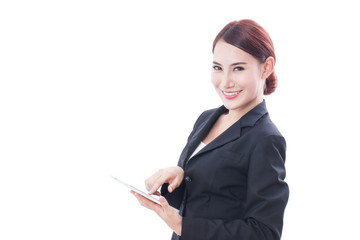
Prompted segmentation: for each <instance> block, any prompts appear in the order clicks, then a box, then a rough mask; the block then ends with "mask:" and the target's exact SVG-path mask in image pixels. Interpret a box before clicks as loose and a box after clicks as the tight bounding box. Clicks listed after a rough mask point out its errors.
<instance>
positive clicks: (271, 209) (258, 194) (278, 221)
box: [181, 136, 289, 240]
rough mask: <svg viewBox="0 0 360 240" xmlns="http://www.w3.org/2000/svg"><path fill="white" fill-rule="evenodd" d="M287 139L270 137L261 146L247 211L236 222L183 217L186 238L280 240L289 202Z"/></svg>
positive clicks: (253, 160) (252, 169) (254, 157)
mask: <svg viewBox="0 0 360 240" xmlns="http://www.w3.org/2000/svg"><path fill="white" fill-rule="evenodd" d="M285 148H286V147H285V140H284V138H282V137H281V136H269V137H266V138H263V139H262V140H260V141H259V142H258V143H256V146H255V148H254V150H253V151H252V153H250V154H251V155H250V157H249V158H250V160H249V161H250V162H249V169H248V180H247V181H248V191H247V201H246V212H245V215H244V216H239V219H235V220H231V221H230V220H222V219H204V218H188V217H183V220H182V234H181V235H182V239H183V240H190V239H191V240H202V239H208V240H212V239H214V240H215V239H227V240H231V239H234V240H235V239H241V240H265V239H266V240H269V239H270V240H273V239H274V240H275V239H280V236H281V230H282V221H283V213H284V209H285V206H286V203H287V199H288V194H289V192H288V186H287V184H286V183H285V182H284V178H285V166H284V161H285Z"/></svg>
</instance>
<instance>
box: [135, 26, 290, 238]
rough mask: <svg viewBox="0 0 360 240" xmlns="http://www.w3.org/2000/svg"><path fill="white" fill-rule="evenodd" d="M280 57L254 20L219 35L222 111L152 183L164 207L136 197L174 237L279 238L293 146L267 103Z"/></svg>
mask: <svg viewBox="0 0 360 240" xmlns="http://www.w3.org/2000/svg"><path fill="white" fill-rule="evenodd" d="M275 60H276V58H275V52H274V47H273V43H272V41H271V39H270V37H269V35H268V33H267V32H266V31H265V30H264V29H263V28H262V27H261V26H260V25H258V24H257V23H256V22H254V21H252V20H241V21H234V22H231V23H229V24H228V25H226V26H225V27H224V28H223V29H222V30H221V31H220V32H219V34H218V35H217V36H216V38H215V40H214V43H213V67H212V68H213V69H212V76H211V81H212V84H213V85H214V87H215V90H216V92H217V93H218V95H219V96H220V99H221V101H222V103H223V106H221V107H219V108H217V109H212V110H208V111H205V112H203V113H202V114H201V115H200V117H199V118H198V120H197V121H196V123H195V125H194V128H193V131H192V132H191V133H190V136H189V138H188V142H187V144H186V146H185V148H184V150H183V152H182V153H181V156H180V159H179V162H178V165H177V166H175V167H170V168H166V169H161V170H159V171H158V172H156V173H155V174H154V175H152V176H151V177H150V178H148V179H147V180H146V182H145V184H146V188H147V190H148V191H149V193H150V194H158V195H160V194H161V195H162V196H163V197H160V202H161V205H159V204H155V203H153V202H151V201H149V200H148V199H146V198H144V197H142V196H141V195H139V194H136V193H134V192H133V194H134V195H135V197H136V198H137V199H138V200H139V202H140V203H141V205H143V206H145V207H147V208H149V209H152V210H154V211H155V212H156V213H157V214H158V215H159V216H160V217H161V218H162V219H163V220H164V221H165V222H166V223H167V224H168V226H169V227H170V228H171V229H172V230H173V231H174V234H173V237H172V239H183V240H205V239H206V240H212V239H214V240H215V239H224V240H231V239H239V240H265V239H266V240H273V239H280V237H281V232H282V226H283V214H284V210H285V206H286V204H287V201H288V196H289V189H288V186H287V184H286V183H285V181H284V179H285V166H284V162H285V151H286V144H285V139H284V138H283V136H282V135H281V133H280V132H279V131H278V129H277V128H276V126H275V125H274V123H273V122H272V121H271V119H270V117H269V113H268V111H267V109H266V104H265V101H264V99H263V98H264V95H268V94H271V93H272V92H274V90H275V88H276V86H277V78H276V75H275V72H274V65H275ZM160 187H161V192H158V189H159V188H160ZM170 205H171V206H173V207H175V208H178V209H179V212H176V211H175V210H174V209H173V208H171V207H170Z"/></svg>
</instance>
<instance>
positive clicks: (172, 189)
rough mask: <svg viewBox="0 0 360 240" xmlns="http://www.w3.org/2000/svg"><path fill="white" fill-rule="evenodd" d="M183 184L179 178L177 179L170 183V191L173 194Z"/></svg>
mask: <svg viewBox="0 0 360 240" xmlns="http://www.w3.org/2000/svg"><path fill="white" fill-rule="evenodd" d="M180 184H181V182H180V180H179V178H178V177H176V178H175V179H174V180H173V181H171V182H170V183H169V186H168V191H169V192H170V193H171V192H173V191H174V190H175V189H176V188H177V187H178V186H180Z"/></svg>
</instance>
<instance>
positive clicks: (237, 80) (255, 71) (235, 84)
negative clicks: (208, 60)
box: [132, 40, 275, 236]
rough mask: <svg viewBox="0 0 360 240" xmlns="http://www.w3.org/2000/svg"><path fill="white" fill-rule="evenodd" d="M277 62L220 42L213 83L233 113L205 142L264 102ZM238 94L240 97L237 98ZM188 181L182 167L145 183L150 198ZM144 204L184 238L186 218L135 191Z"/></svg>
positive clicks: (159, 173) (164, 203)
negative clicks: (162, 190)
mask: <svg viewBox="0 0 360 240" xmlns="http://www.w3.org/2000/svg"><path fill="white" fill-rule="evenodd" d="M274 64H275V60H274V58H272V57H268V58H267V59H266V61H265V62H264V63H261V62H259V61H258V60H257V59H256V58H255V57H253V56H252V55H250V54H248V53H246V52H245V51H243V50H241V49H239V48H237V47H235V46H233V45H230V44H228V43H226V42H225V41H223V40H220V41H219V42H218V43H217V44H216V46H215V49H214V58H213V70H212V74H211V82H212V84H213V85H214V87H215V90H216V92H217V93H218V94H219V96H220V98H221V100H222V102H223V104H224V106H225V107H226V108H227V109H228V110H229V112H228V113H227V114H224V115H222V116H220V117H219V119H218V120H217V122H216V123H215V124H214V126H213V127H212V129H211V130H210V132H209V133H208V135H207V136H206V137H205V139H203V142H204V143H205V144H208V143H210V142H211V141H212V140H214V139H215V138H216V137H217V136H219V135H220V134H221V133H222V132H224V131H225V130H226V129H227V128H228V127H230V126H231V125H232V124H233V123H235V122H236V121H237V120H239V119H240V118H241V117H242V116H244V115H245V114H246V113H247V112H248V111H250V110H251V109H252V108H254V107H255V106H257V105H258V104H260V103H261V102H262V101H263V97H264V94H263V93H264V87H265V81H266V78H267V77H268V76H270V74H271V73H272V72H273V69H274ZM234 93H236V94H234ZM183 178H184V171H183V169H182V168H180V167H177V166H176V167H169V168H165V169H161V170H159V171H157V172H156V173H155V174H153V175H152V176H151V177H149V178H148V179H147V180H146V181H145V186H146V189H147V190H148V191H149V194H155V195H160V192H158V191H157V190H158V189H159V187H161V186H162V185H163V184H164V183H169V187H168V191H169V192H172V191H174V190H175V189H176V188H177V187H178V186H180V184H181V182H182V181H183ZM132 194H133V195H134V196H135V197H136V198H137V199H138V201H139V202H140V204H141V205H142V206H144V207H146V208H149V209H151V210H153V211H154V212H156V213H157V214H158V215H159V216H160V217H161V218H162V219H163V220H164V221H165V222H166V224H167V225H168V226H169V227H170V228H171V229H172V230H173V231H174V232H175V233H176V234H177V235H179V236H181V229H182V216H181V215H180V214H179V213H178V212H176V211H175V210H174V209H172V208H171V207H170V206H169V204H168V202H167V201H166V199H165V198H164V197H160V199H159V201H160V202H161V205H159V204H156V203H154V202H152V201H150V200H148V199H147V198H145V197H143V196H141V195H140V194H137V193H135V192H133V191H132Z"/></svg>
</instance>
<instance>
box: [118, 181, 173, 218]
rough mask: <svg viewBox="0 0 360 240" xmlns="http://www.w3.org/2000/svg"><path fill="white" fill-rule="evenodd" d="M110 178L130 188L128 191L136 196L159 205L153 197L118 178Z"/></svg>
mask: <svg viewBox="0 0 360 240" xmlns="http://www.w3.org/2000/svg"><path fill="white" fill-rule="evenodd" d="M111 177H112V178H114V179H115V180H116V181H118V182H119V183H121V184H123V185H124V186H126V187H128V188H130V189H131V190H133V191H134V192H137V193H138V194H140V195H142V196H144V197H146V198H147V199H149V200H151V201H153V202H155V203H157V204H160V205H161V203H160V201H159V200H158V199H156V198H155V197H153V196H151V195H149V194H147V193H144V192H143V191H141V190H139V189H137V188H136V187H133V186H131V185H129V184H127V183H126V182H124V181H121V180H120V179H118V178H116V177H114V176H111ZM172 208H173V207H172ZM173 209H175V210H176V211H179V210H178V209H176V208H173Z"/></svg>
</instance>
